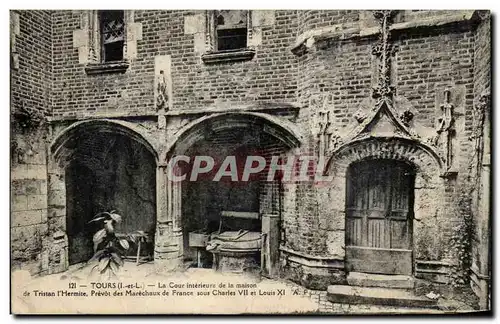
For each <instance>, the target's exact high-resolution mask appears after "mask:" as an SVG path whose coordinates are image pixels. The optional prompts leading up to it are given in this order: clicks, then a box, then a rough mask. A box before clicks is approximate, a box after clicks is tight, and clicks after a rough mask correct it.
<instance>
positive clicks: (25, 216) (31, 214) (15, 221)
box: [11, 210, 42, 227]
mask: <svg viewBox="0 0 500 324" xmlns="http://www.w3.org/2000/svg"><path fill="white" fill-rule="evenodd" d="M41 222H42V210H25V211H13V212H12V224H11V225H12V226H13V227H16V226H26V225H34V224H40V223H41Z"/></svg>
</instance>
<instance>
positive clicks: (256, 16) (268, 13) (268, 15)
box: [252, 10, 275, 27]
mask: <svg viewBox="0 0 500 324" xmlns="http://www.w3.org/2000/svg"><path fill="white" fill-rule="evenodd" d="M274 17H275V12H274V10H252V26H253V27H261V26H272V25H274V21H275V18H274Z"/></svg>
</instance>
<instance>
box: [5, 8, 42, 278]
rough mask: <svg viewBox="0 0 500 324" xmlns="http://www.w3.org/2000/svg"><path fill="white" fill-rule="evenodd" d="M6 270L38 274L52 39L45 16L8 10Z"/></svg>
mask: <svg viewBox="0 0 500 324" xmlns="http://www.w3.org/2000/svg"><path fill="white" fill-rule="evenodd" d="M10 19H11V47H10V58H11V69H10V81H11V98H10V99H11V108H10V111H11V132H12V133H11V134H12V136H11V228H10V235H11V249H12V267H14V268H17V267H22V268H24V269H27V270H29V271H30V272H31V273H32V274H37V273H39V272H40V271H41V263H42V261H43V260H42V257H41V253H40V252H41V250H42V241H43V238H44V237H45V235H46V234H47V167H46V165H47V163H46V151H45V140H46V138H47V130H46V127H45V123H44V120H45V115H46V114H47V113H50V111H51V108H52V106H51V85H52V65H51V59H52V52H51V49H52V39H51V37H52V34H51V22H52V21H51V13H50V12H49V11H44V10H40V11H11V12H10Z"/></svg>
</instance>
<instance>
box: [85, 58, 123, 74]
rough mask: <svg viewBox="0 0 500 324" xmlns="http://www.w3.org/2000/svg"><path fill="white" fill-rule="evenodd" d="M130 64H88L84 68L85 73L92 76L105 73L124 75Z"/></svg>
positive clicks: (117, 62) (116, 62)
mask: <svg viewBox="0 0 500 324" xmlns="http://www.w3.org/2000/svg"><path fill="white" fill-rule="evenodd" d="M129 66H130V63H129V62H127V61H115V62H106V63H90V64H87V66H85V73H87V74H89V75H93V74H106V73H124V72H125V71H126V70H127V69H128V67H129Z"/></svg>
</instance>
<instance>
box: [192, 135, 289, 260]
mask: <svg viewBox="0 0 500 324" xmlns="http://www.w3.org/2000/svg"><path fill="white" fill-rule="evenodd" d="M287 150H288V147H287V146H286V145H285V144H284V143H282V142H281V141H280V140H278V139H276V138H275V137H273V136H272V135H270V134H268V133H266V132H264V131H262V130H253V129H251V128H249V127H239V128H236V127H234V128H225V129H224V130H219V131H212V132H210V133H209V134H206V135H205V136H204V137H203V139H200V140H199V141H197V142H196V143H195V144H193V145H192V146H191V147H190V148H189V149H188V150H187V151H186V152H185V153H184V155H187V156H189V157H190V158H191V164H190V165H192V162H193V160H194V159H195V157H196V156H210V157H212V158H213V159H214V160H215V166H214V168H213V171H212V172H210V173H207V174H203V175H200V176H198V178H197V180H196V181H183V182H182V202H183V203H182V227H183V237H184V262H185V263H186V265H187V266H190V267H203V268H211V267H214V264H213V262H214V258H213V255H212V254H211V253H210V252H207V250H206V246H204V245H203V244H200V245H199V246H196V245H195V246H193V240H192V237H193V236H192V233H205V234H211V233H214V232H218V231H219V229H220V228H222V231H226V232H228V233H229V232H235V233H236V232H238V231H240V230H243V231H249V232H252V233H261V232H262V231H263V228H262V215H263V214H272V213H274V214H279V209H280V199H279V194H278V193H277V192H275V191H277V188H279V186H278V185H276V183H277V180H276V181H267V175H268V165H269V161H270V160H271V157H272V156H273V155H283V154H284V153H285V152H286V151H287ZM231 156H234V157H235V159H236V165H237V177H238V181H232V180H233V179H231V177H229V176H225V177H222V178H221V180H220V181H213V179H214V177H215V176H216V173H217V171H218V170H219V168H220V166H221V165H222V163H223V161H224V160H225V159H226V158H228V157H231ZM248 156H260V157H263V158H264V159H265V160H266V161H267V163H266V168H265V169H264V170H262V171H261V172H259V173H257V174H254V175H251V176H250V178H249V179H248V181H242V176H243V172H244V166H245V163H246V160H247V157H248ZM183 172H184V173H186V174H187V179H188V180H189V178H190V174H191V173H190V172H191V169H190V167H189V166H186V167H185V169H183ZM225 215H236V217H226V216H225ZM240 216H241V217H240ZM247 216H248V217H247ZM236 236H237V235H236ZM254 258H255V260H253V261H254V263H255V264H256V265H258V266H260V265H261V255H260V254H256V255H255V256H254Z"/></svg>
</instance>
